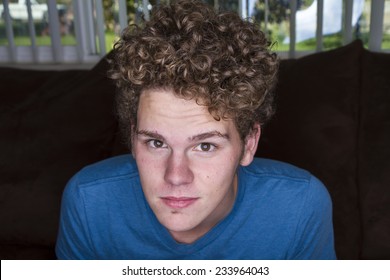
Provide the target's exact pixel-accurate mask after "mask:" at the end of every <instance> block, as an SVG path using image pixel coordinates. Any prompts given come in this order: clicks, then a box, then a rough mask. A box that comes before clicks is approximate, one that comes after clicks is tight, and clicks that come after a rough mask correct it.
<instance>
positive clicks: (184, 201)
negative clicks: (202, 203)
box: [161, 196, 198, 209]
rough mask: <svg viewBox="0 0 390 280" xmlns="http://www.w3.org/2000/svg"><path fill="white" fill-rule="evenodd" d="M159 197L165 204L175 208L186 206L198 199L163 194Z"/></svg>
mask: <svg viewBox="0 0 390 280" xmlns="http://www.w3.org/2000/svg"><path fill="white" fill-rule="evenodd" d="M161 199H162V201H163V202H164V203H165V204H166V205H167V206H169V207H171V208H176V209H181V208H186V207H188V206H190V205H191V204H193V203H195V202H196V201H197V200H198V198H197V197H175V196H164V197H161Z"/></svg>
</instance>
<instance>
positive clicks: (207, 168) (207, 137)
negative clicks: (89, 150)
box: [132, 89, 259, 243]
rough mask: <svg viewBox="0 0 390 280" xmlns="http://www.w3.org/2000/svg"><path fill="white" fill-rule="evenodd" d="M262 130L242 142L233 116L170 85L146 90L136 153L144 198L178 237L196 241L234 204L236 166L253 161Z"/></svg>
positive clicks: (138, 125)
mask: <svg viewBox="0 0 390 280" xmlns="http://www.w3.org/2000/svg"><path fill="white" fill-rule="evenodd" d="M258 137H259V133H257V134H256V133H255V134H253V135H252V136H250V137H249V138H248V139H249V141H246V144H245V145H244V143H243V142H242V141H241V139H240V137H239V134H238V131H237V129H236V127H235V125H234V122H233V121H232V120H221V121H216V120H215V119H214V118H213V117H212V116H211V115H210V113H209V112H208V110H207V108H206V107H204V106H200V105H198V104H197V103H196V102H195V101H193V100H184V99H181V98H178V97H175V96H174V94H173V93H172V92H171V91H169V90H163V89H154V90H149V91H145V92H143V93H142V95H141V98H140V102H139V108H138V123H137V127H136V128H135V132H134V133H133V139H132V143H133V146H132V152H133V154H134V157H135V159H136V162H137V166H138V169H139V174H140V179H141V184H142V189H143V192H144V194H145V197H146V199H147V201H148V203H149V205H150V207H151V208H152V210H153V212H154V214H155V215H156V217H157V219H158V220H159V221H160V223H161V224H162V225H163V226H165V227H166V228H167V229H168V231H169V232H170V233H171V235H172V236H173V238H175V239H176V240H177V241H178V242H182V243H191V242H193V241H195V240H196V239H198V238H199V237H201V236H202V235H204V234H205V233H206V232H207V231H209V230H210V229H211V228H212V227H213V226H214V225H215V224H216V223H218V222H219V221H220V220H221V219H223V218H224V217H225V216H226V215H227V214H228V213H229V211H230V210H231V209H232V207H233V204H234V200H235V196H236V188H237V175H236V170H237V167H238V165H239V164H242V165H248V164H249V163H250V162H251V161H252V159H253V154H254V151H255V150H256V147H257V141H258Z"/></svg>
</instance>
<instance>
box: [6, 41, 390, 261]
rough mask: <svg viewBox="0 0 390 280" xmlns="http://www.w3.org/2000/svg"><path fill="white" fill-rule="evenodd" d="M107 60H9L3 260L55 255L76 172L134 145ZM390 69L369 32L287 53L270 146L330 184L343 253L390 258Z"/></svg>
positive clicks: (262, 149)
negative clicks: (41, 66)
mask: <svg viewBox="0 0 390 280" xmlns="http://www.w3.org/2000/svg"><path fill="white" fill-rule="evenodd" d="M107 67H108V66H107V63H106V61H105V60H102V61H101V62H100V63H99V64H98V65H96V66H95V67H94V68H93V69H92V70H68V71H34V70H17V69H12V68H0V87H1V92H0V225H1V227H0V258H1V259H53V258H55V255H54V243H55V239H56V234H57V226H58V217H59V208H60V199H61V193H62V190H63V188H64V186H65V184H66V182H67V180H68V179H69V178H70V177H71V176H72V175H73V174H74V173H75V172H76V171H78V170H79V169H80V168H82V167H83V166H85V165H87V164H90V163H92V162H95V161H98V160H101V159H104V158H107V157H110V156H113V155H117V154H120V153H124V152H125V151H126V149H125V148H124V147H123V146H122V145H121V144H120V141H118V140H119V136H118V132H117V123H116V119H115V117H114V113H113V111H114V110H113V98H114V92H115V88H114V86H113V84H112V83H111V81H110V80H109V79H107V78H106V71H107ZM389 69H390V54H379V53H372V52H369V51H367V50H365V49H363V47H362V44H361V43H360V41H356V42H354V43H352V44H350V45H348V46H345V47H342V48H340V49H336V50H332V51H328V52H323V53H318V54H314V55H310V56H307V57H304V58H301V59H295V60H294V59H289V60H283V61H282V62H281V69H280V78H279V83H278V86H277V89H276V91H277V113H276V115H275V117H274V119H273V120H272V121H271V122H270V123H269V124H268V125H267V126H265V127H264V128H263V131H262V139H261V142H260V145H259V149H258V156H263V157H269V158H274V159H279V160H283V161H287V162H290V163H293V164H295V165H298V166H300V167H303V168H306V169H308V170H310V171H311V172H312V173H313V174H315V175H316V176H317V177H319V178H320V179H321V180H322V181H323V182H324V183H325V184H326V186H327V187H328V189H329V192H330V194H331V197H332V199H333V205H334V227H335V238H336V250H337V255H338V258H340V259H390V70H389ZM293 214H294V213H291V215H293Z"/></svg>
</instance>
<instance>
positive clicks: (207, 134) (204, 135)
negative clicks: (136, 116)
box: [136, 130, 230, 142]
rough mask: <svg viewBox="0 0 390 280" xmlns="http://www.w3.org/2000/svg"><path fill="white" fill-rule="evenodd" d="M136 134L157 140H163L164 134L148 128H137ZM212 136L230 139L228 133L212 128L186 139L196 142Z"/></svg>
mask: <svg viewBox="0 0 390 280" xmlns="http://www.w3.org/2000/svg"><path fill="white" fill-rule="evenodd" d="M136 134H137V135H143V136H147V137H150V138H153V139H157V140H161V141H165V138H164V136H162V135H161V134H160V133H158V132H153V131H149V130H137V131H136ZM212 137H220V138H224V139H227V140H229V139H230V137H229V135H228V134H223V133H221V132H219V131H217V130H213V131H208V132H204V133H200V134H197V135H194V136H191V137H189V138H188V140H189V141H190V142H196V141H202V140H205V139H208V138H212Z"/></svg>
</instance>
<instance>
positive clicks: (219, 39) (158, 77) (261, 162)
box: [56, 1, 335, 259]
mask: <svg viewBox="0 0 390 280" xmlns="http://www.w3.org/2000/svg"><path fill="white" fill-rule="evenodd" d="M268 48H269V43H268V42H267V40H266V38H265V37H264V34H263V33H262V32H261V31H259V29H258V27H256V26H255V25H254V24H253V23H250V22H247V21H243V20H241V19H240V18H239V17H238V16H237V15H235V14H232V13H215V12H214V10H213V9H212V8H210V7H209V6H207V5H205V4H203V3H202V2H196V1H180V2H177V3H176V4H172V5H170V6H160V7H159V8H158V9H157V10H155V11H154V13H153V15H152V18H151V20H150V21H149V22H147V23H146V24H145V27H144V28H136V27H129V28H128V29H127V30H126V31H125V32H124V34H123V36H122V38H121V40H120V41H119V42H118V43H117V44H116V46H115V57H114V59H113V61H112V65H113V68H112V71H111V73H110V74H111V77H112V78H113V79H115V80H116V83H117V85H118V88H119V92H118V98H117V100H118V102H117V107H118V108H117V109H118V115H119V122H120V124H121V126H122V127H123V131H124V135H125V138H126V139H127V141H128V144H129V147H130V149H131V154H132V155H131V156H130V155H124V156H119V157H115V158H112V159H108V160H105V161H103V162H100V163H97V164H94V165H92V166H89V167H86V168H85V169H83V170H82V171H80V172H79V173H78V174H77V175H76V176H74V178H72V180H71V181H70V182H69V184H68V186H67V187H66V190H65V192H64V196H63V203H62V212H61V225H60V230H59V235H58V242H57V247H56V252H57V256H58V258H60V259H334V258H335V252H334V246H333V227H332V209H331V201H330V198H329V195H328V193H327V191H326V189H325V187H324V186H323V185H322V184H321V183H320V182H319V181H318V180H317V179H316V178H314V177H313V176H312V175H311V174H309V173H308V172H306V171H304V170H301V169H298V168H296V167H293V166H291V165H288V164H284V163H280V162H275V161H271V160H266V159H255V158H254V155H255V152H256V149H257V145H258V141H259V137H260V131H261V126H262V125H263V124H264V123H265V122H266V121H267V120H268V119H269V117H270V116H271V114H272V106H271V104H272V94H271V90H272V87H273V84H274V82H275V77H276V71H277V65H278V62H277V58H276V56H275V55H274V54H273V53H271V52H270V51H269V50H268Z"/></svg>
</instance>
